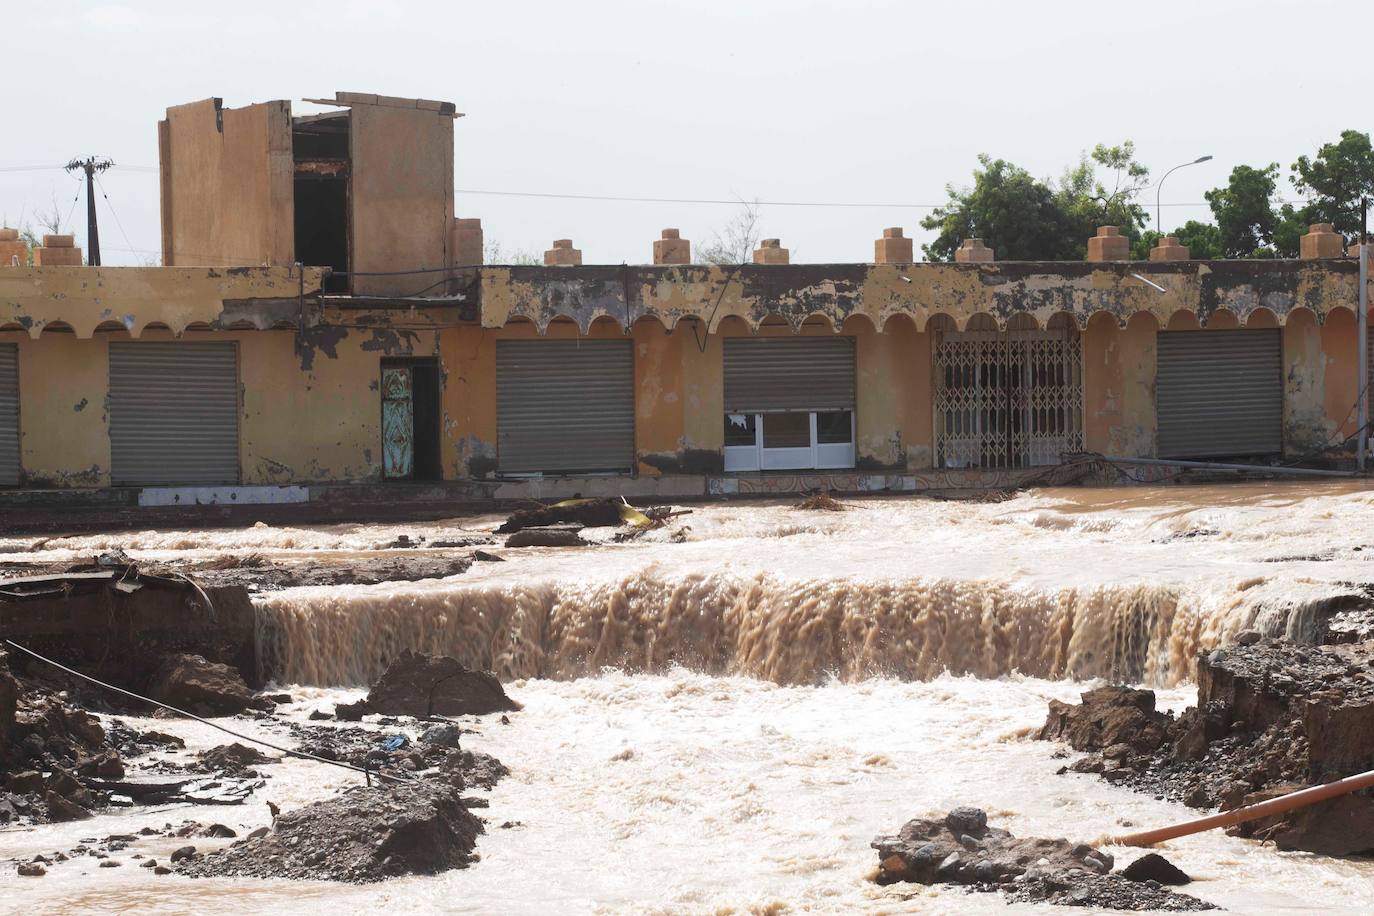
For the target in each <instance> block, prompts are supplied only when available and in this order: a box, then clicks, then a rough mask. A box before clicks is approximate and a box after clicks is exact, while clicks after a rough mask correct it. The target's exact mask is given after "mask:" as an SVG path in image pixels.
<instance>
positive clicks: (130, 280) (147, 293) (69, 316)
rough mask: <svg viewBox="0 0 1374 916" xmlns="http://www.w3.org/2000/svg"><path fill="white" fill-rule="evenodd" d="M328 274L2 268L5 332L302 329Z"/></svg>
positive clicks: (0, 307) (1, 326) (0, 317)
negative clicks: (304, 316) (302, 323)
mask: <svg viewBox="0 0 1374 916" xmlns="http://www.w3.org/2000/svg"><path fill="white" fill-rule="evenodd" d="M324 273H325V271H324V269H323V268H319V267H307V268H304V270H298V269H297V268H295V267H3V268H0V332H5V331H22V332H24V333H26V334H28V335H30V336H31V337H35V338H36V337H38V335H39V334H41V333H43V332H44V331H45V330H49V331H64V332H70V333H72V334H74V335H75V336H77V337H80V338H89V337H91V336H92V335H93V334H95V333H96V331H97V330H99V331H125V332H128V333H130V334H133V335H134V336H136V337H137V336H139V335H141V334H142V333H143V331H144V330H145V329H147V328H154V329H156V328H166V329H168V330H170V331H172V332H173V333H177V334H179V333H181V332H183V331H185V330H188V329H212V330H229V329H234V328H257V329H259V330H268V329H271V328H277V327H297V326H299V324H300V322H301V318H302V315H303V314H304V313H307V312H308V311H309V308H310V305H311V303H313V302H314V300H315V298H316V296H318V295H319V291H320V285H321V283H322V282H323V278H324Z"/></svg>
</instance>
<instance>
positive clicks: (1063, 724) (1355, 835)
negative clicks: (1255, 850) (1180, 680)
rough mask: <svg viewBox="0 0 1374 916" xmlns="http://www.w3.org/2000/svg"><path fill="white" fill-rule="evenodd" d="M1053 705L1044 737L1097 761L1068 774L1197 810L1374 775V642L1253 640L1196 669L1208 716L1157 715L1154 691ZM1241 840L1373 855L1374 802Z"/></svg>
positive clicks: (1313, 809)
mask: <svg viewBox="0 0 1374 916" xmlns="http://www.w3.org/2000/svg"><path fill="white" fill-rule="evenodd" d="M1082 699H1083V702H1082V703H1081V704H1079V705H1077V706H1074V705H1070V704H1066V703H1061V702H1058V701H1051V703H1050V712H1049V716H1048V718H1047V719H1046V721H1045V725H1044V727H1043V728H1042V729H1041V731H1040V737H1041V738H1042V739H1046V740H1062V741H1065V742H1067V743H1068V744H1069V746H1070V747H1072V748H1074V749H1075V750H1078V751H1085V752H1087V756H1086V757H1084V758H1082V759H1081V760H1079V761H1077V762H1075V763H1074V764H1073V765H1072V766H1071V767H1069V769H1071V770H1073V771H1075V772H1083V773H1097V774H1100V775H1101V776H1102V777H1103V778H1104V779H1107V780H1108V781H1111V782H1115V783H1121V784H1124V785H1127V786H1130V787H1131V788H1134V789H1138V790H1140V791H1144V792H1150V793H1152V794H1158V795H1164V796H1167V797H1170V798H1173V799H1176V800H1178V801H1181V802H1183V803H1184V804H1187V805H1190V806H1192V807H1195V808H1220V809H1222V810H1225V811H1229V810H1231V809H1233V808H1238V807H1242V806H1245V805H1250V804H1255V803H1257V802H1261V801H1265V800H1267V799H1269V798H1274V797H1277V796H1279V795H1284V794H1287V793H1289V792H1293V791H1297V790H1298V789H1301V788H1304V787H1306V786H1308V785H1313V784H1317V783H1323V782H1330V781H1332V780H1335V779H1339V778H1341V777H1345V776H1351V775H1354V774H1356V773H1360V772H1364V771H1366V770H1370V769H1374V643H1369V642H1365V643H1355V644H1350V645H1329V646H1308V645H1298V644H1295V643H1288V642H1277V641H1271V640H1265V639H1260V638H1259V637H1258V635H1257V634H1255V635H1251V636H1246V637H1245V638H1244V639H1242V640H1241V642H1240V643H1239V644H1237V645H1233V646H1229V647H1227V648H1225V649H1216V650H1213V651H1212V652H1209V653H1207V654H1206V655H1204V656H1203V657H1202V658H1201V659H1200V660H1199V664H1198V705H1197V706H1196V707H1190V708H1189V709H1187V710H1185V711H1184V712H1183V713H1182V714H1181V715H1179V716H1178V717H1174V716H1172V715H1168V714H1166V713H1162V712H1159V711H1157V710H1156V709H1155V708H1154V694H1153V693H1152V692H1151V691H1148V690H1133V689H1130V688H1126V687H1103V688H1099V689H1097V690H1090V691H1088V692H1086V693H1084V694H1083V697H1082ZM1229 832H1231V833H1232V834H1233V835H1238V836H1248V837H1255V838H1259V839H1267V840H1273V841H1274V843H1275V844H1276V845H1277V846H1278V848H1280V849H1296V850H1306V851H1309V852H1317V853H1323V854H1326V855H1353V854H1357V853H1365V852H1371V851H1374V798H1371V797H1370V796H1369V795H1368V794H1367V793H1355V794H1352V795H1345V796H1341V797H1338V798H1333V799H1329V800H1327V801H1324V802H1319V803H1317V804H1315V805H1312V806H1309V807H1306V808H1301V809H1298V810H1295V811H1291V812H1288V813H1286V814H1282V815H1277V816H1274V817H1269V818H1265V819H1262V820H1257V821H1251V822H1248V823H1245V824H1238V825H1236V826H1235V827H1232V828H1230V831H1229Z"/></svg>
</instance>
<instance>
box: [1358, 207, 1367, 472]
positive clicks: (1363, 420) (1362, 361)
mask: <svg viewBox="0 0 1374 916" xmlns="http://www.w3.org/2000/svg"><path fill="white" fill-rule="evenodd" d="M1356 327H1358V328H1359V331H1358V334H1359V336H1360V342H1359V348H1360V350H1359V353H1360V358H1359V360H1358V361H1357V362H1358V365H1359V367H1360V369H1359V371H1360V378H1359V383H1358V384H1359V391H1360V409H1359V423H1360V435H1359V440H1358V442H1359V444H1358V445H1357V446H1356V448H1357V449H1358V451H1357V452H1356V454H1355V469H1356V470H1357V471H1359V472H1360V473H1362V474H1363V473H1364V467H1365V452H1366V451H1368V450H1369V198H1368V197H1361V198H1360V320H1359V322H1357V324H1356Z"/></svg>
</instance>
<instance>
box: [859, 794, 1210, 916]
mask: <svg viewBox="0 0 1374 916" xmlns="http://www.w3.org/2000/svg"><path fill="white" fill-rule="evenodd" d="M872 845H873V848H874V849H876V850H877V851H878V875H877V878H876V879H875V880H876V881H877V882H878V883H879V884H892V883H895V882H898V881H914V882H918V883H921V884H960V885H965V886H967V887H969V888H971V889H973V890H980V891H992V890H1001V891H1004V892H1006V893H1007V895H1008V898H1009V899H1011V900H1014V901H1019V902H1047V903H1053V904H1061V905H1066V906H1092V907H1100V908H1109V909H1118V910H1171V911H1181V910H1207V909H1214V907H1213V906H1212V904H1209V903H1206V902H1204V901H1202V900H1199V899H1197V898H1196V897H1190V896H1188V895H1185V894H1178V893H1174V892H1173V891H1169V890H1166V889H1164V888H1162V887H1161V886H1160V885H1159V883H1158V882H1154V881H1145V882H1136V881H1132V880H1130V879H1129V878H1127V877H1125V876H1122V875H1113V874H1110V872H1111V870H1112V866H1113V864H1114V863H1113V859H1112V857H1111V856H1110V855H1108V854H1107V853H1105V852H1103V851H1101V850H1100V849H1095V848H1093V847H1092V846H1089V845H1087V844H1086V843H1071V842H1070V841H1068V840H1065V839H1053V840H1052V839H1044V838H1041V837H1030V838H1024V839H1020V838H1017V837H1015V836H1013V835H1012V834H1011V833H1009V832H1008V831H1006V830H1001V829H999V828H996V827H989V826H988V822H987V814H986V813H984V812H983V811H982V810H981V809H978V808H969V807H961V808H955V809H954V810H952V811H950V812H949V813H948V814H946V815H945V816H944V817H943V818H938V819H926V818H916V819H914V820H910V821H907V822H906V823H905V824H903V825H902V829H901V831H900V832H898V833H897V834H896V835H894V836H880V837H877V838H875V839H874V840H873V844H872Z"/></svg>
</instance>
